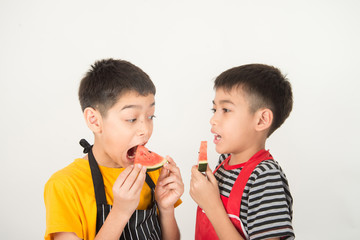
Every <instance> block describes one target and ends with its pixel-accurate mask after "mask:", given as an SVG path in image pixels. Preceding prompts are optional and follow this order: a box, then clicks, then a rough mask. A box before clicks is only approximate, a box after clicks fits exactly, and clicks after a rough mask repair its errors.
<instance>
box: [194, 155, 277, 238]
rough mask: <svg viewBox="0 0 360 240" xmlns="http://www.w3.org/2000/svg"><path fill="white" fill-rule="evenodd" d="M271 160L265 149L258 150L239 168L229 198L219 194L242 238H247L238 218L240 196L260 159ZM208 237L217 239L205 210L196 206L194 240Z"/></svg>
mask: <svg viewBox="0 0 360 240" xmlns="http://www.w3.org/2000/svg"><path fill="white" fill-rule="evenodd" d="M230 158H231V156H229V157H228V158H227V159H225V160H224V161H223V162H222V163H220V164H219V166H218V167H217V168H216V169H215V171H214V174H215V172H216V171H217V170H218V169H219V167H220V166H221V165H223V164H224V163H227V162H229V160H230ZM270 159H271V160H273V157H272V156H271V154H270V153H269V151H266V150H260V151H258V152H257V153H256V154H255V155H254V156H252V157H251V158H250V159H249V160H248V161H247V162H246V163H245V165H244V167H243V168H242V169H241V171H240V174H239V176H238V177H237V179H236V181H235V183H234V185H233V187H232V189H231V192H230V195H229V198H226V197H223V196H221V200H222V202H223V204H224V207H225V210H226V212H227V213H228V216H229V218H230V220H231V222H232V223H233V224H234V226H235V227H236V229H237V230H238V232H239V233H240V235H241V236H242V237H243V238H244V239H248V235H247V232H246V231H245V230H244V226H243V224H242V222H241V220H240V218H239V216H240V207H241V198H242V195H243V192H244V189H245V185H246V183H247V181H248V180H249V177H250V175H251V173H252V172H253V171H254V169H255V167H256V166H257V165H258V164H259V163H260V162H262V161H265V160H270ZM208 239H211V240H213V239H219V238H218V237H217V234H216V232H215V230H214V228H213V226H212V224H211V222H210V221H209V219H208V218H207V216H206V214H205V212H204V211H203V210H202V209H201V208H200V207H198V208H197V213H196V227H195V240H208Z"/></svg>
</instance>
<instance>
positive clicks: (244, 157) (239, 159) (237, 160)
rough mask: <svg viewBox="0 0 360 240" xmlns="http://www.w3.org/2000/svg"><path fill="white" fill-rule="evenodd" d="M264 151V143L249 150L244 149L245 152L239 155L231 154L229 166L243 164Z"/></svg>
mask: <svg viewBox="0 0 360 240" xmlns="http://www.w3.org/2000/svg"><path fill="white" fill-rule="evenodd" d="M262 149H265V143H264V144H260V145H257V146H253V147H251V148H248V149H246V150H245V151H242V152H239V153H231V159H230V161H229V163H228V164H229V165H237V164H241V163H244V162H247V161H248V160H249V159H250V158H251V157H252V156H254V155H255V153H257V152H258V151H260V150H262Z"/></svg>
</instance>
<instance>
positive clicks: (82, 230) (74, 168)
mask: <svg viewBox="0 0 360 240" xmlns="http://www.w3.org/2000/svg"><path fill="white" fill-rule="evenodd" d="M99 168H100V171H101V174H102V175H103V179H104V186H105V193H106V199H107V201H108V204H110V205H112V204H113V199H114V197H113V192H112V186H113V184H114V182H115V180H116V179H117V177H118V176H119V174H120V173H121V172H122V171H123V170H124V168H109V167H103V166H99ZM159 174H160V170H156V171H152V172H149V176H150V177H151V179H152V180H153V181H154V183H155V184H156V183H157V180H158V177H159ZM44 200H45V207H46V232H45V239H46V240H50V239H52V238H51V233H56V232H74V233H75V234H76V235H77V236H78V237H79V238H81V239H94V238H95V231H96V210H97V208H96V200H95V192H94V186H93V182H92V177H91V171H90V167H89V162H88V160H85V159H82V158H78V159H76V160H75V161H74V162H73V163H71V164H70V165H68V166H67V167H65V168H64V169H62V170H60V171H58V172H56V173H54V174H53V175H52V176H51V177H50V179H49V180H48V182H47V183H46V185H45V191H44ZM180 203H181V200H180V199H179V200H178V201H177V202H176V204H175V206H177V205H179V204H180ZM150 204H151V190H150V188H149V186H148V185H147V184H146V183H145V184H144V186H143V188H142V190H141V194H140V202H139V205H138V207H137V209H141V210H144V209H147V208H148V207H149V206H150Z"/></svg>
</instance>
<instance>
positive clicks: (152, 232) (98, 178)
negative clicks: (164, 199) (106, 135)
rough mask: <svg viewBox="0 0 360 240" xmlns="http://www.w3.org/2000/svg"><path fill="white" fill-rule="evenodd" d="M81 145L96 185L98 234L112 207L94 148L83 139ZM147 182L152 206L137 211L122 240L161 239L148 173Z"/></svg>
mask: <svg viewBox="0 0 360 240" xmlns="http://www.w3.org/2000/svg"><path fill="white" fill-rule="evenodd" d="M80 145H81V146H83V147H84V153H88V157H89V165H90V169H91V176H92V180H93V184H94V190H95V199H96V207H97V215H96V234H97V233H98V232H99V230H100V228H101V226H102V225H103V224H104V222H105V219H106V217H107V215H108V214H109V212H110V210H111V207H112V206H111V205H109V204H107V200H106V195H105V187H104V181H103V177H102V175H101V172H100V169H99V166H98V164H97V162H96V160H95V157H94V154H93V152H92V146H90V144H89V143H88V142H86V140H84V139H82V140H81V141H80ZM145 182H146V183H147V184H148V185H149V187H150V189H151V199H152V205H151V207H150V209H147V210H135V212H134V213H133V215H132V216H131V217H130V219H129V221H128V223H127V224H126V225H125V227H124V230H123V232H122V234H121V236H120V239H121V240H127V239H153V240H160V239H161V229H160V224H159V220H158V213H157V206H156V202H155V184H154V182H153V181H152V179H151V178H150V176H149V175H148V173H146V179H145Z"/></svg>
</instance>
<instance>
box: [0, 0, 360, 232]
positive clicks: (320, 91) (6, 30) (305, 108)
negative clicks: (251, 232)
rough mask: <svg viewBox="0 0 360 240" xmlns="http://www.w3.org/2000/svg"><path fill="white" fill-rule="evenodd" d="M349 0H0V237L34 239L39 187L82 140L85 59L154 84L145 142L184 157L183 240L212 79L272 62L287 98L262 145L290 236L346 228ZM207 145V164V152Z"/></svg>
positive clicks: (354, 26)
mask: <svg viewBox="0 0 360 240" xmlns="http://www.w3.org/2000/svg"><path fill="white" fill-rule="evenodd" d="M359 10H360V2H359V1H355V0H354V1H350V0H344V1H334V0H332V1H310V0H303V1H287V0H273V1H269V0H261V1H258V0H255V1H241V0H237V1H213V0H207V1H205V0H204V1H194V0H192V1H174V0H167V1H161V0H159V1H119V0H118V1H45V0H43V1H41V0H37V1H25V0H23V1H21V0H2V1H0V34H1V35H0V90H1V94H0V103H1V118H0V133H1V135H0V141H1V142H0V150H1V151H0V153H1V170H2V171H1V174H0V189H1V198H0V199H1V200H0V212H1V216H0V226H1V227H0V236H1V239H41V238H43V235H44V231H45V207H44V204H43V188H44V184H45V182H46V181H47V179H48V178H49V177H50V175H51V174H52V173H54V172H55V171H56V170H58V169H60V168H63V167H64V166H66V165H67V164H69V163H70V162H72V160H73V159H74V158H76V157H78V156H81V155H82V152H81V148H80V146H79V145H78V140H79V139H80V138H82V137H86V138H87V139H89V140H92V135H91V133H90V131H89V130H88V129H87V127H86V126H85V124H84V122H83V119H82V114H81V110H80V107H79V104H78V100H77V87H78V84H79V81H80V79H81V77H82V76H83V74H84V73H85V72H86V71H87V70H88V68H89V66H90V64H92V63H93V62H94V61H95V60H98V59H102V58H108V57H113V58H121V59H126V60H129V61H131V62H133V63H134V64H136V65H138V66H139V67H141V68H142V69H143V70H144V71H146V72H147V73H148V74H149V75H150V77H151V78H152V79H153V81H154V83H155V84H156V86H157V90H158V93H157V96H156V101H157V102H156V115H157V118H156V120H155V130H154V134H153V137H152V140H151V141H150V143H149V147H150V148H153V149H154V150H157V152H159V153H160V154H163V155H166V154H169V155H171V156H172V157H173V158H174V159H175V160H176V161H177V163H178V165H179V166H180V168H181V171H182V176H183V179H184V183H185V193H184V195H183V197H182V199H183V201H184V203H183V204H182V205H181V206H180V207H179V208H178V209H177V210H176V215H177V219H178V224H179V227H180V230H181V232H182V239H193V235H194V224H195V207H196V205H195V204H194V202H193V201H192V199H191V198H190V196H189V193H188V192H189V181H190V168H191V166H192V165H193V164H194V163H195V162H196V158H197V151H198V146H199V142H200V141H201V140H208V141H210V142H212V135H211V134H210V125H209V119H210V116H211V111H210V108H211V107H212V104H211V100H212V99H213V97H214V92H213V90H212V81H213V80H214V78H215V77H216V76H217V75H218V74H220V73H221V72H222V71H224V70H226V69H228V68H230V67H234V66H238V65H241V64H245V63H253V62H261V63H266V64H272V65H275V66H277V67H279V68H280V69H281V70H282V71H283V72H284V73H286V74H288V78H289V79H290V81H291V82H292V85H293V91H294V98H295V105H294V110H293V112H292V114H291V116H290V118H289V119H288V120H287V122H286V123H285V125H284V126H283V127H282V128H281V129H280V130H279V131H278V132H276V133H275V134H274V135H273V136H272V137H271V140H270V141H269V143H268V145H267V147H268V148H269V149H270V150H271V151H272V153H273V155H274V156H275V157H276V159H277V160H278V161H279V162H280V163H281V165H282V167H283V169H284V170H285V172H286V174H287V177H288V179H289V182H290V187H291V190H292V194H293V197H294V200H295V204H294V228H295V231H296V235H297V239H355V238H357V237H358V235H359V234H360V228H359V225H360V220H359V216H360V208H359V206H358V203H359V200H360V199H359V196H360V191H359V187H358V186H357V184H356V183H359V181H360V177H359V168H360V161H359V160H360V158H359V154H358V151H357V149H358V148H359V144H360V141H359V134H360V127H359V122H360V112H359V110H360V108H359V105H360V104H359V101H360V97H359V94H358V91H359V87H360V84H359V76H358V75H359V73H358V70H359V56H360V44H359V42H360V15H359ZM209 145H210V152H209V155H210V156H211V160H210V162H211V167H214V166H215V163H216V161H217V154H216V153H215V151H214V149H213V147H214V146H213V144H209Z"/></svg>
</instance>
